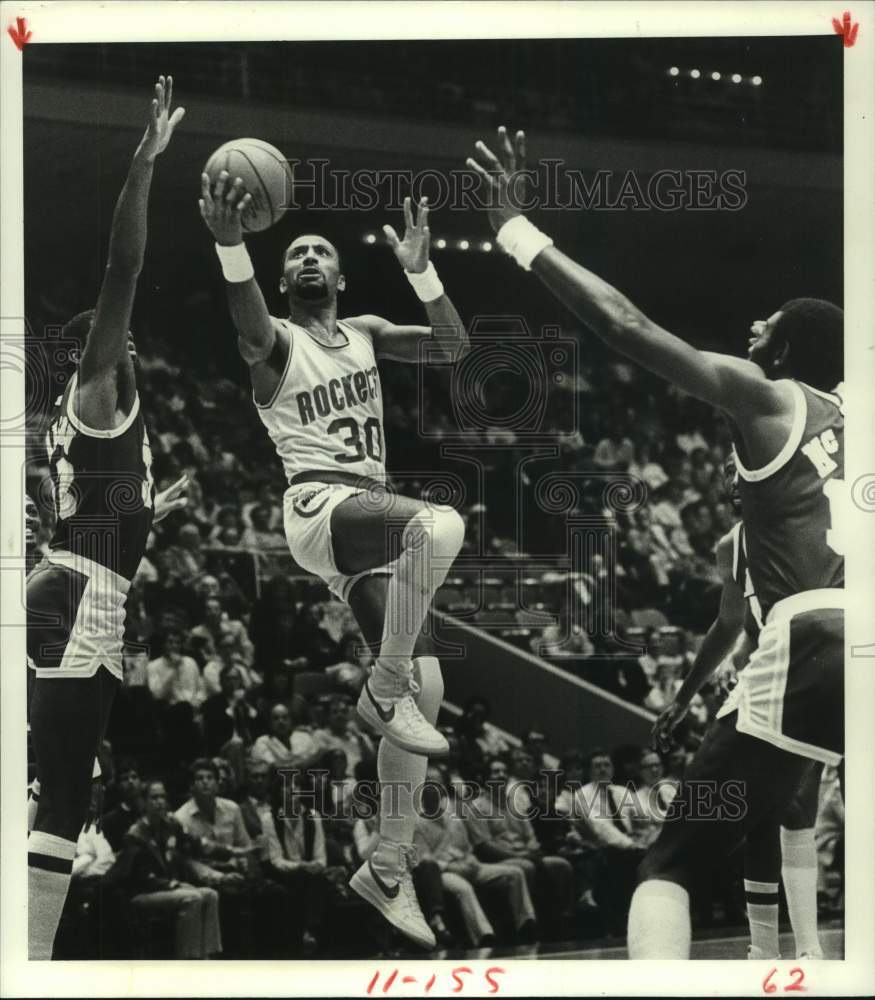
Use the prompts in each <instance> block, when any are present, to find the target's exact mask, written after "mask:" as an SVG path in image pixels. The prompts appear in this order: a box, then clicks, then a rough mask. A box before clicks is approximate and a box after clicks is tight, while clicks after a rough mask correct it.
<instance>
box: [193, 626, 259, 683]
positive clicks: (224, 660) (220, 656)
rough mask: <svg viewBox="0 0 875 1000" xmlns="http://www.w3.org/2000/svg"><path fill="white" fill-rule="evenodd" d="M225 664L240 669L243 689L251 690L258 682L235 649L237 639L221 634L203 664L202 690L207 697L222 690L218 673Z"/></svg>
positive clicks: (256, 676)
mask: <svg viewBox="0 0 875 1000" xmlns="http://www.w3.org/2000/svg"><path fill="white" fill-rule="evenodd" d="M227 666H235V667H237V669H238V670H239V671H240V678H241V680H242V681H243V690H244V691H253V690H254V689H255V688H256V687H257V686H258V684H259V683H260V678H259V676H258V674H256V673H255V671H254V670H250V669H249V668H248V667H247V666H246V664H245V663H244V662H243V657H242V656H241V655H240V653H239V652H238V650H237V640H236V639H235V638H234V637H233V636H231V635H223V636H222V637H221V638H220V639H219V645H218V646H217V647H216V648H215V649H213V651H212V655H211V656H210V658H209V659H208V660H207V662H206V663H205V664H204V669H203V681H204V691H205V693H206V696H207V697H208V698H209V697H210V695H214V694H218V693H219V692H220V691H221V690H222V685H221V684H220V682H219V674H220V673H221V672H222V668H223V667H227Z"/></svg>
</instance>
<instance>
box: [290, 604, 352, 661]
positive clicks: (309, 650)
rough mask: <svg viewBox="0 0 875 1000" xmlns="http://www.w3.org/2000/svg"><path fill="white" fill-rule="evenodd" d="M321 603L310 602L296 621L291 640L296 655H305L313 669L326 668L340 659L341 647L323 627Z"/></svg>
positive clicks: (323, 614)
mask: <svg viewBox="0 0 875 1000" xmlns="http://www.w3.org/2000/svg"><path fill="white" fill-rule="evenodd" d="M324 616H325V613H324V611H323V610H322V606H321V605H320V604H315V603H314V604H308V605H306V607H305V608H304V609H303V611H302V612H301V614H300V615H299V617H298V620H297V621H296V622H295V626H294V629H293V631H292V634H291V637H290V641H291V644H292V648H293V649H294V650H295V655H298V656H305V657H306V658H307V662H308V664H309V665H310V669H311V670H324V669H325V668H326V667H328V666H330V665H331V664H332V663H337V661H338V659H339V655H340V653H339V648H338V645H337V643H336V642H335V641H334V640H333V639H332V638H331V635H330V634H329V632H328V631H327V630H326V629H325V628H324V627H323V625H322V620H323V618H324Z"/></svg>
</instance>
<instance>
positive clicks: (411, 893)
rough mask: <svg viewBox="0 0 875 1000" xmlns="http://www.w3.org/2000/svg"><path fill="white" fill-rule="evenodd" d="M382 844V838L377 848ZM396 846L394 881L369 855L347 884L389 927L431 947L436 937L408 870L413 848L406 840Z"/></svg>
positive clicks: (383, 845)
mask: <svg viewBox="0 0 875 1000" xmlns="http://www.w3.org/2000/svg"><path fill="white" fill-rule="evenodd" d="M386 846H387V845H386V842H385V841H383V842H382V843H381V845H380V847H378V848H377V850H378V851H379V850H381V849H382V850H385V849H386ZM397 850H398V854H399V863H400V870H399V872H398V881H397V882H395V884H394V885H390V884H389V883H388V882H386V881H385V880H384V879H382V878H381V877H380V875H379V874H378V873H377V872H376V871H374V866H373V857H371V858H368V860H367V861H366V862H365V863H364V864H363V865H362V866H361V867H360V868H359V870H358V871H357V872H356V873H355V874H354V875H353V877H352V878H351V879H350V880H349V887H350V888H351V889H352V890H353V891H354V892H357V893H358V894H359V896H361V897H362V899H364V900H365V901H366V902H368V903H370V904H371V906H374V907H376V909H378V910H379V911H380V913H382V914H383V916H384V917H385V918H386V919H387V920H388V921H389V923H390V924H392V926H393V927H397V928H398V930H399V931H401V933H402V934H404V935H406V936H407V937H408V938H410V940H411V941H415V942H416V944H418V945H420V946H421V947H423V948H427V949H428V950H429V951H432V950H433V949H434V948H436V947H437V940H436V939H435V936H434V931H432V929H431V928H430V927H429V926H428V924H427V923H426V921H425V917H424V916H423V915H422V910H420V908H419V902H418V901H417V899H416V890H415V889H414V888H413V878H412V876H411V874H410V871H411V869H412V868H413V867H414V866H415V865H416V860H417V859H416V849H415V848H414V847H413V846H412V845H410V844H398V845H397ZM375 853H376V852H375Z"/></svg>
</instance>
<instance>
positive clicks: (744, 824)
mask: <svg viewBox="0 0 875 1000" xmlns="http://www.w3.org/2000/svg"><path fill="white" fill-rule="evenodd" d="M736 716H737V713H735V712H733V713H732V714H731V715H727V716H725V717H724V718H722V719H718V720H717V722H715V723H714V725H712V726H711V728H710V729H709V730H708V733H707V734H706V736H705V739H704V741H703V742H702V746H701V747H700V748H699V751H698V753H697V754H696V756H695V758H694V759H693V762H692V763H691V765H690V767H689V769H688V771H687V774H686V776H685V778H684V781H683V783H682V785H681V788H680V790H679V792H678V795H677V798H676V799H675V800H674V802H673V803H672V806H671V809H670V811H669V815H668V817H667V818H666V821H665V823H664V825H663V828H662V831H661V832H660V835H659V838H658V839H657V841H656V843H655V844H654V845H653V846H652V847H651V848H650V850H649V851H648V852H647V855H646V856H645V858H644V861H643V862H642V863H641V868H640V870H639V873H638V877H639V884H638V888H637V889H636V890H635V894H634V895H633V897H632V905H631V907H630V910H629V932H628V944H629V957H630V958H633V959H635V958H689V954H690V938H691V931H690V897H689V890H690V888H691V887H692V885H694V884H695V882H696V880H697V879H698V878H699V877H700V876H701V874H702V873H703V872H705V871H707V870H708V868H709V866H713V865H714V864H715V863H716V864H719V863H720V862H719V859H720V858H725V857H727V856H728V855H729V854H730V853H731V852H732V851H733V850H735V849H736V848H737V847H738V846H739V845H740V844H741V842H742V840H743V838H744V837H745V836H746V834H747V833H748V831H749V830H751V829H752V828H753V827H755V826H758V825H759V824H761V823H763V822H766V821H768V820H769V819H772V818H774V819H777V818H778V817H780V816H781V815H782V814H783V812H784V810H785V809H786V808H787V806H788V805H789V803H790V800H791V799H792V797H793V794H794V792H795V790H796V788H797V786H798V785H799V782H800V780H801V778H802V775H803V773H804V772H805V770H806V768H807V767H808V765H809V763H810V762H809V761H808V760H807V759H806V758H804V757H799V756H796V755H795V754H792V753H789V752H787V751H786V750H781V749H779V748H778V747H775V746H773V745H772V744H770V743H766V742H764V741H763V740H759V739H757V738H755V737H753V736H748V735H746V734H745V733H739V732H738V731H737V730H736V729H735V720H736ZM709 790H710V791H709ZM697 793H698V794H697ZM701 793H704V794H701Z"/></svg>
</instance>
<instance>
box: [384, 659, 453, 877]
mask: <svg viewBox="0 0 875 1000" xmlns="http://www.w3.org/2000/svg"><path fill="white" fill-rule="evenodd" d="M413 662H414V669H415V674H418V676H419V686H420V693H419V700H418V701H417V704H418V705H419V710H420V711H421V712H422V714H423V715H424V716H425V718H426V720H427V721H428V722H430V723H431V724H432V725H434V724H435V722H437V717H438V712H439V711H440V707H441V698H442V697H443V689H444V686H443V682H442V680H441V666H440V663H439V662H438V659H437V657H436V656H418V657H417V658H416V659H415V660H414V661H413ZM427 768H428V758H427V757H424V756H423V755H422V754H416V753H408V752H407V751H406V750H401V749H399V748H398V747H396V746H395V745H394V744H393V743H390V742H389V741H388V740H387V739H382V740H380V747H379V750H378V751H377V777H378V778H379V779H380V837H381V839H383V840H388V841H392V842H393V843H395V844H412V843H413V834H414V830H415V828H416V811H415V809H414V802H415V800H416V799H417V798H418V794H417V793H416V790H417V789H418V788H419V787H421V785H422V784H423V782H424V781H425V772H426V769H427ZM374 863H375V864H376V862H374ZM392 878H394V879H396V880H397V875H395V876H392Z"/></svg>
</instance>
